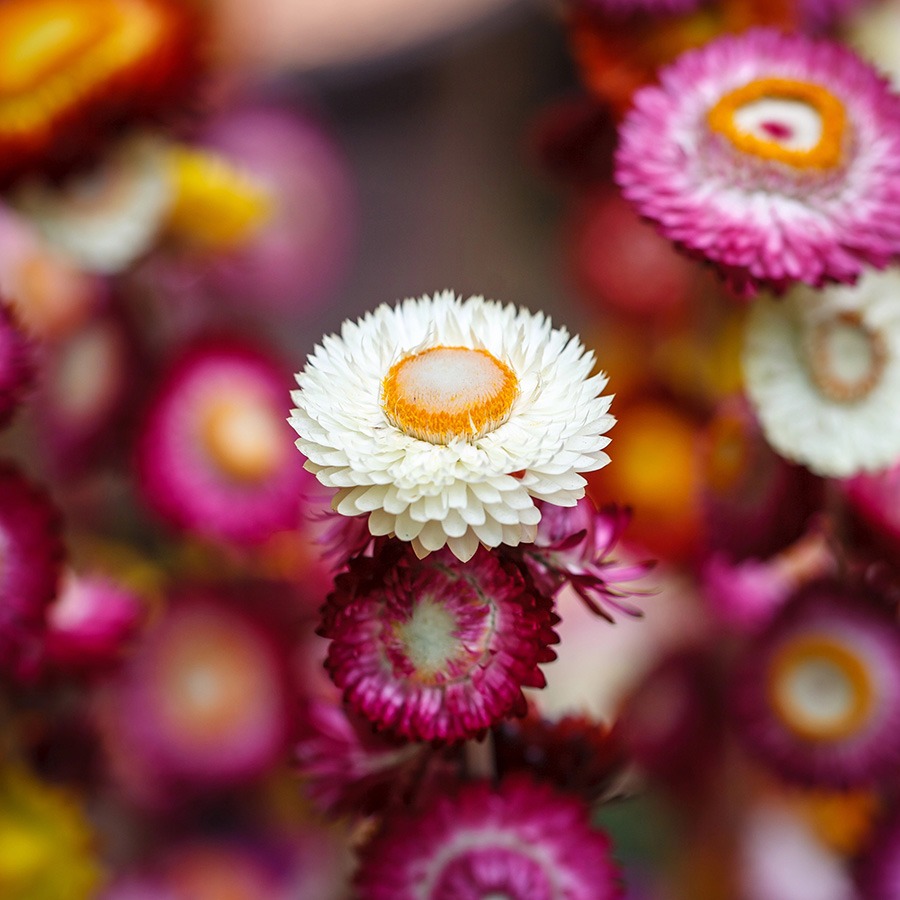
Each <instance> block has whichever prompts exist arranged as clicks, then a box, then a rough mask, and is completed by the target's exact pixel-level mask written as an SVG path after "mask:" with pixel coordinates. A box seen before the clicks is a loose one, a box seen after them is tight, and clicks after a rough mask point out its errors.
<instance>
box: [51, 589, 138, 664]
mask: <svg viewBox="0 0 900 900" xmlns="http://www.w3.org/2000/svg"><path fill="white" fill-rule="evenodd" d="M145 612H146V607H145V605H144V603H143V602H142V601H141V599H140V597H138V596H137V595H136V594H135V593H133V592H132V591H130V590H129V589H128V588H126V587H124V586H123V585H120V584H116V583H115V582H114V581H112V580H110V579H109V578H106V577H104V576H102V575H85V576H79V575H75V574H74V573H71V572H70V573H69V574H68V575H67V577H66V578H64V579H63V582H62V586H61V588H60V591H59V594H58V596H57V597H56V599H55V600H54V601H53V603H52V604H51V605H50V608H49V609H48V610H47V634H46V637H45V642H44V652H45V654H46V656H47V659H48V661H49V662H51V663H52V664H54V665H56V666H58V667H61V668H64V669H94V668H103V667H106V666H108V665H110V664H114V663H116V662H118V661H119V660H120V658H121V656H122V652H123V650H124V649H125V647H126V646H127V644H128V642H129V641H130V640H131V639H132V638H133V637H134V635H135V634H136V633H137V631H138V629H139V628H140V626H141V624H142V622H143V620H144V615H145Z"/></svg>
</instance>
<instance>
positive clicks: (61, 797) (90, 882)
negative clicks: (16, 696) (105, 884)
mask: <svg viewBox="0 0 900 900" xmlns="http://www.w3.org/2000/svg"><path fill="white" fill-rule="evenodd" d="M0 847H2V852H0V894H2V896H3V897H4V898H5V900H60V898H63V897H65V898H66V900H88V898H91V897H94V896H96V893H95V892H96V890H97V888H98V886H99V883H100V881H101V878H102V872H101V869H100V865H99V860H98V858H97V854H96V851H95V849H94V834H93V832H92V831H91V828H90V825H89V824H88V821H87V817H86V816H85V814H84V812H83V811H82V810H81V809H80V807H79V805H78V803H77V802H76V800H75V798H74V797H73V796H72V795H70V794H69V793H67V792H65V791H63V790H62V789H60V788H57V787H51V786H50V785H47V784H42V783H41V782H40V781H38V780H37V779H36V778H35V777H34V776H33V775H31V774H29V773H28V772H27V771H26V770H24V769H22V768H19V767H16V766H12V765H10V764H5V765H4V766H3V768H2V769H0Z"/></svg>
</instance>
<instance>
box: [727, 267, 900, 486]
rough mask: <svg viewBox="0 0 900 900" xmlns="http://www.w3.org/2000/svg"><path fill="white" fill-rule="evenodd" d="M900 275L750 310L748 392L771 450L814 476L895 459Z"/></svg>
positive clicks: (898, 446)
mask: <svg viewBox="0 0 900 900" xmlns="http://www.w3.org/2000/svg"><path fill="white" fill-rule="evenodd" d="M898 289H900V272H897V271H894V270H892V271H889V272H885V273H883V274H871V275H867V276H866V277H865V279H863V280H862V281H861V282H860V285H859V286H858V287H856V288H843V287H838V288H830V289H828V290H827V291H825V292H822V293H819V292H813V291H810V290H808V289H804V288H800V289H798V290H797V291H795V292H792V293H791V294H790V296H788V297H786V298H784V299H783V300H777V301H776V300H770V299H762V298H761V299H760V300H759V301H758V302H756V303H754V304H753V308H752V309H751V310H750V317H749V320H748V322H747V335H746V340H745V344H744V355H743V363H744V373H745V376H746V386H747V393H748V395H749V397H750V401H751V403H752V404H753V407H754V409H755V410H756V413H757V415H758V416H759V420H760V422H761V424H762V427H763V431H764V432H765V435H766V438H767V440H768V441H769V443H770V444H772V446H773V447H774V448H775V449H776V450H777V451H778V452H779V453H781V454H782V455H783V456H786V457H788V458H789V459H793V460H795V461H797V462H800V463H803V464H804V465H805V466H807V467H808V468H809V469H810V470H811V471H813V472H815V473H816V474H818V475H825V476H832V477H847V476H850V475H855V474H856V473H857V472H860V471H874V470H878V469H883V468H885V467H886V466H889V465H891V463H893V462H895V461H896V460H897V459H898V458H900V313H898V310H897V302H896V291H897V290H898Z"/></svg>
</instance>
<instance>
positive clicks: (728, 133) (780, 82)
mask: <svg viewBox="0 0 900 900" xmlns="http://www.w3.org/2000/svg"><path fill="white" fill-rule="evenodd" d="M707 118H708V122H709V127H710V128H711V129H712V130H713V131H715V132H717V133H718V134H721V135H723V136H724V137H726V138H727V139H728V140H729V141H730V142H731V143H732V144H733V145H734V146H735V147H736V148H737V149H738V150H740V151H741V152H743V153H747V154H749V155H751V156H757V157H760V158H762V159H766V160H773V161H776V162H781V163H786V164H787V165H790V166H794V167H795V168H798V169H831V168H834V167H835V166H837V165H838V164H839V163H840V162H841V160H842V158H843V154H844V147H845V143H846V141H845V137H846V130H847V116H846V112H845V111H844V106H843V104H842V103H841V101H840V100H839V99H838V98H837V97H835V96H834V94H832V93H831V92H830V91H827V90H826V89H825V88H823V87H822V86H821V85H818V84H810V83H809V82H805V81H794V80H793V79H790V78H760V79H758V80H756V81H751V82H750V83H749V84H745V85H742V86H741V87H739V88H736V89H735V90H733V91H729V92H728V93H727V94H725V95H724V96H723V97H722V98H721V99H720V100H719V101H718V102H717V103H716V104H715V106H713V107H712V109H710V111H709V113H708V115H707Z"/></svg>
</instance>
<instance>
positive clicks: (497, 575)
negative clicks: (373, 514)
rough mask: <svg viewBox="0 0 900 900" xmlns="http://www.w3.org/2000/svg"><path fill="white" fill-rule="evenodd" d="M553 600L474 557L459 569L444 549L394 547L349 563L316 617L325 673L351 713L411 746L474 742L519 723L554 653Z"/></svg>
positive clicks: (488, 559) (509, 569) (498, 564)
mask: <svg viewBox="0 0 900 900" xmlns="http://www.w3.org/2000/svg"><path fill="white" fill-rule="evenodd" d="M555 621H556V619H555V616H554V615H553V613H552V609H551V601H550V599H549V598H548V597H544V596H542V595H540V594H538V593H536V592H534V591H533V590H532V589H531V588H530V587H529V586H528V584H527V583H526V581H525V579H524V578H523V577H522V575H521V574H520V573H519V572H518V570H517V569H516V568H515V567H513V566H511V565H509V564H508V563H504V562H503V561H502V560H501V559H500V558H498V557H497V556H495V555H493V554H490V553H488V552H486V551H481V552H480V553H479V554H477V555H476V556H474V557H473V558H472V560H471V561H470V562H469V563H468V564H467V565H465V566H463V565H460V564H459V563H458V562H457V561H456V560H455V559H454V558H453V556H452V555H451V554H449V553H448V552H447V551H443V552H441V553H439V554H436V555H434V556H432V557H429V558H428V559H425V560H418V559H416V557H415V556H414V555H413V554H412V553H411V552H409V550H408V548H406V547H404V546H402V545H398V544H397V542H391V543H390V544H387V545H385V546H384V547H383V549H382V552H381V553H380V554H379V556H378V557H377V558H372V559H370V558H361V559H355V560H352V561H351V563H350V566H349V569H348V571H347V572H346V573H344V574H342V575H339V576H338V578H337V579H336V582H335V591H334V593H332V594H331V595H329V598H328V602H327V603H326V605H325V607H324V609H323V622H322V626H321V628H320V634H322V635H323V636H325V637H327V638H330V639H331V644H330V645H329V648H328V657H327V659H326V663H325V666H326V668H327V669H328V671H329V673H330V674H331V677H332V679H333V680H334V682H335V684H336V685H337V686H338V687H339V688H341V689H342V690H343V691H344V699H345V701H346V702H347V703H348V704H349V705H350V708H351V709H352V710H353V711H354V712H356V713H359V714H360V715H362V716H364V717H365V718H367V719H368V720H369V721H370V722H372V723H373V724H374V725H375V726H376V727H378V728H380V729H385V730H388V731H390V732H392V733H394V734H397V735H400V736H402V737H406V738H408V739H411V740H421V741H445V742H453V741H458V740H463V739H465V738H469V737H473V736H475V735H478V734H479V733H481V732H483V731H484V730H485V729H486V728H488V727H489V726H491V725H493V724H494V723H495V722H498V721H500V720H501V719H502V718H504V717H506V716H508V715H524V713H525V711H526V706H525V698H524V695H523V694H522V688H523V687H525V686H527V687H543V685H544V677H543V675H542V673H541V671H540V669H539V668H538V664H539V663H543V662H549V661H550V660H552V659H554V657H555V654H554V653H553V650H552V649H551V647H550V645H551V644H553V643H555V642H556V640H557V637H556V635H555V634H554V632H553V629H552V626H553V624H555Z"/></svg>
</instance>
